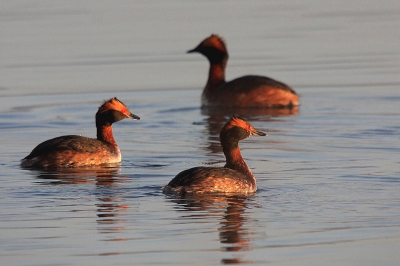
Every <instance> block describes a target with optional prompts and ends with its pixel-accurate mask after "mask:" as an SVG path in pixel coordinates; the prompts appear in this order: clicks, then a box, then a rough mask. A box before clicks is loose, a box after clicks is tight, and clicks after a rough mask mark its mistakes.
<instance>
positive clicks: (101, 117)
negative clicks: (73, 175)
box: [21, 98, 140, 168]
mask: <svg viewBox="0 0 400 266" xmlns="http://www.w3.org/2000/svg"><path fill="white" fill-rule="evenodd" d="M125 118H133V119H137V120H139V119H140V117H138V116H136V115H134V114H132V113H131V112H130V111H129V109H128V107H126V106H125V105H124V104H123V103H122V102H121V101H119V100H118V99H117V98H111V99H110V100H107V101H104V103H103V104H102V105H101V106H100V107H99V110H98V111H97V113H96V128H97V139H92V138H87V137H82V136H77V135H68V136H61V137H57V138H54V139H49V140H46V141H44V142H42V143H40V144H39V145H38V146H36V147H35V148H34V149H33V150H32V152H31V153H30V154H29V155H28V156H26V157H25V158H24V159H22V160H21V167H27V168H59V167H60V168H62V167H81V166H91V165H100V164H108V163H119V162H121V152H120V150H119V147H118V145H117V143H116V142H115V140H114V136H113V134H112V124H113V123H114V122H118V121H120V120H122V119H125Z"/></svg>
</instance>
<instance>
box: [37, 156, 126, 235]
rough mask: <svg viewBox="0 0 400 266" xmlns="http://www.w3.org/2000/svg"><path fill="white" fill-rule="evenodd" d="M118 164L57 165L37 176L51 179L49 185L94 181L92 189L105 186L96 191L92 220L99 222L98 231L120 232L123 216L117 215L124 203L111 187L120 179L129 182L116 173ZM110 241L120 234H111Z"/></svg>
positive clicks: (122, 210)
mask: <svg viewBox="0 0 400 266" xmlns="http://www.w3.org/2000/svg"><path fill="white" fill-rule="evenodd" d="M120 169H121V167H120V164H118V165H113V166H112V167H104V166H95V167H80V168H65V169H57V171H54V170H53V171H40V172H39V174H38V175H37V178H38V179H44V180H51V181H49V182H46V183H47V184H48V183H50V184H53V185H67V184H69V185H71V184H76V185H79V184H94V185H95V186H96V190H101V189H106V193H101V192H100V193H96V195H97V200H98V203H96V204H95V206H96V207H97V209H96V214H97V217H98V219H97V220H96V222H97V224H98V225H99V227H98V230H99V232H100V233H104V234H109V233H114V232H117V233H121V232H122V231H124V230H125V227H124V226H123V224H124V222H126V219H120V218H118V217H119V216H121V214H122V213H126V212H127V210H128V205H127V204H123V203H121V202H122V200H121V198H120V197H119V194H118V193H116V192H114V193H113V190H112V188H115V187H118V186H120V185H121V183H125V182H129V179H128V177H126V176H123V175H121V174H119V171H120ZM111 240H112V241H125V240H126V239H124V238H113V239H111Z"/></svg>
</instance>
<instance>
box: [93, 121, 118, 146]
mask: <svg viewBox="0 0 400 266" xmlns="http://www.w3.org/2000/svg"><path fill="white" fill-rule="evenodd" d="M97 139H98V140H101V141H104V142H107V143H110V144H114V145H117V143H116V142H115V139H114V135H113V132H112V126H111V125H101V126H98V127H97Z"/></svg>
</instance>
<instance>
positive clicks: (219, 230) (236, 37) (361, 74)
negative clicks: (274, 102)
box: [0, 0, 400, 265]
mask: <svg viewBox="0 0 400 266" xmlns="http://www.w3.org/2000/svg"><path fill="white" fill-rule="evenodd" d="M0 10H1V11H0V24H1V27H0V34H1V38H0V47H1V48H2V49H1V50H2V53H1V54H0V121H1V122H0V130H1V132H2V138H1V139H0V167H1V171H0V180H1V184H2V185H1V190H0V191H1V193H0V198H1V203H0V210H1V216H0V228H1V230H0V256H1V264H2V265H220V264H239V265H240V264H252V265H398V263H399V260H400V255H399V245H400V193H399V191H400V156H399V154H400V137H399V136H400V124H399V118H400V108H399V102H400V90H399V89H400V76H399V73H400V63H399V62H400V49H399V36H400V35H399V33H400V30H399V29H400V2H398V1H397V0H396V1H395V0H392V1H364V0H350V1H348V0H346V1H341V0H339V1H316V0H314V1H313V0H306V1H261V0H260V1H246V2H244V1H217V2H212V1H197V2H194V1H164V2H161V1H146V2H136V1H132V2H124V1H117V2H115V1H114V2H106V1H62V2H59V1H28V0H26V1H23V0H16V1H3V2H2V3H0ZM211 33H218V34H220V35H221V36H223V37H224V38H225V39H226V41H227V44H228V49H229V52H230V61H229V63H228V70H227V78H228V80H230V79H233V78H235V77H238V76H240V75H244V74H260V75H267V76H270V77H273V78H276V79H278V80H281V81H283V82H285V83H287V84H289V85H291V86H292V87H293V88H294V89H295V90H296V91H297V92H298V93H299V94H300V95H301V103H302V105H301V106H300V108H299V109H298V110H295V111H293V112H287V113H285V112H282V113H276V112H275V113H274V112H269V111H262V110H261V111H260V110H258V111H254V112H250V111H244V110H236V111H235V114H237V115H241V116H243V117H246V118H248V120H249V121H250V122H251V123H252V124H253V125H254V126H255V127H256V128H258V129H260V130H262V131H265V132H267V133H268V137H252V138H249V139H246V140H244V141H242V142H241V143H240V144H241V148H242V153H243V156H244V158H245V160H246V162H247V163H248V165H249V166H250V168H251V169H252V170H253V172H254V174H255V176H256V178H257V181H258V187H259V190H258V191H257V193H256V194H255V195H252V196H247V197H222V196H208V197H190V198H177V197H171V196H165V195H164V194H162V191H161V187H162V186H163V185H165V184H167V183H168V182H169V180H171V179H172V178H173V177H174V176H175V175H176V174H177V173H178V172H180V171H181V170H184V169H187V168H190V167H194V166H199V165H219V166H222V165H223V163H224V156H223V154H222V152H221V148H220V146H219V139H218V134H219V130H220V129H221V127H222V125H223V124H224V123H225V122H226V121H227V119H228V117H229V116H230V115H232V114H233V113H231V112H211V111H209V110H201V109H200V108H199V105H200V94H201V89H202V88H203V86H204V84H205V82H206V77H207V72H208V62H207V61H206V59H205V58H203V57H202V56H200V55H197V54H190V55H187V54H185V52H186V51H187V50H189V49H191V48H193V47H195V46H196V45H197V44H198V43H199V42H200V41H201V40H203V39H204V38H205V37H207V36H209V35H210V34H211ZM114 96H117V97H118V98H119V99H120V100H121V101H123V102H124V103H125V104H126V105H127V106H128V107H129V108H130V110H131V111H132V112H133V113H134V114H136V115H138V116H140V117H141V118H142V120H140V121H133V120H124V121H121V122H119V123H117V124H115V125H114V134H115V138H116V140H117V142H118V144H119V146H120V148H121V151H122V156H123V159H122V163H121V165H120V166H119V167H115V168H99V169H91V170H85V171H76V170H73V171H64V172H44V171H31V170H22V169H21V168H20V167H19V160H20V159H21V158H23V157H25V156H26V155H27V154H28V153H29V152H30V151H31V150H32V149H33V148H34V147H35V146H36V145H37V144H38V143H40V142H42V141H44V140H46V139H49V138H53V137H56V136H60V135H67V134H80V135H84V136H89V137H95V126H94V114H95V112H96V111H97V108H98V106H99V105H100V104H101V103H102V101H103V100H104V99H108V98H111V97H114Z"/></svg>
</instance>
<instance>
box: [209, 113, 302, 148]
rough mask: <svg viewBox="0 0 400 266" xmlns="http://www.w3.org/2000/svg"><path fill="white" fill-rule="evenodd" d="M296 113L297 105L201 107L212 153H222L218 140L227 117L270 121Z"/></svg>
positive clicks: (281, 120) (252, 120)
mask: <svg viewBox="0 0 400 266" xmlns="http://www.w3.org/2000/svg"><path fill="white" fill-rule="evenodd" d="M298 113H299V106H293V107H291V108H233V107H231V108H229V107H218V108H217V107H202V108H201V114H202V115H204V116H206V118H205V123H206V126H207V129H208V133H209V137H208V138H209V146H208V149H209V151H210V152H211V153H212V154H216V153H222V147H221V144H220V141H219V133H220V132H221V128H222V127H223V125H224V124H225V123H226V121H227V117H231V116H232V115H237V116H239V117H243V118H246V120H247V121H249V122H250V123H252V122H255V121H256V122H265V123H270V122H283V121H288V120H287V119H285V120H283V119H279V117H287V116H289V117H290V116H297V115H298ZM201 124H203V123H201ZM264 128H265V126H264ZM269 132H271V131H269Z"/></svg>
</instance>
